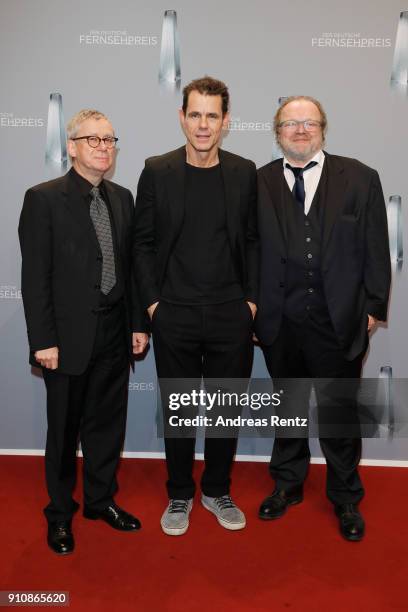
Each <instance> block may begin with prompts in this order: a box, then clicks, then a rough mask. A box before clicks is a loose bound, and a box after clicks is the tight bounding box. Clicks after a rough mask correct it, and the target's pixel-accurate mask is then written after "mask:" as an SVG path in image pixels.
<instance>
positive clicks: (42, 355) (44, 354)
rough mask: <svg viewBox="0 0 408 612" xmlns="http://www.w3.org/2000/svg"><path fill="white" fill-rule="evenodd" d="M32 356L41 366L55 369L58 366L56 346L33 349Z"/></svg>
mask: <svg viewBox="0 0 408 612" xmlns="http://www.w3.org/2000/svg"><path fill="white" fill-rule="evenodd" d="M34 357H35V358H36V360H37V361H38V363H40V364H41V365H42V366H43V368H48V369H49V370H56V369H57V368H58V346H52V347H51V348H47V349H42V350H41V351H35V353H34Z"/></svg>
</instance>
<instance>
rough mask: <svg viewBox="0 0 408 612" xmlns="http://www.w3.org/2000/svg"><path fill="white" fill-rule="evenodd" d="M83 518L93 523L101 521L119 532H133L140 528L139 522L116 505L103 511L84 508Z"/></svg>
mask: <svg viewBox="0 0 408 612" xmlns="http://www.w3.org/2000/svg"><path fill="white" fill-rule="evenodd" d="M84 517H85V518H87V519H91V520H94V521H95V520H97V519H102V520H103V521H105V523H108V525H110V526H111V527H113V528H114V529H119V530H120V531H135V530H136V529H140V527H141V524H140V521H139V520H138V519H137V518H136V517H135V516H132V515H131V514H128V513H127V512H125V511H124V510H122V508H119V506H117V505H116V504H111V505H110V506H107V507H106V508H104V509H103V510H92V509H91V508H88V507H87V506H85V507H84Z"/></svg>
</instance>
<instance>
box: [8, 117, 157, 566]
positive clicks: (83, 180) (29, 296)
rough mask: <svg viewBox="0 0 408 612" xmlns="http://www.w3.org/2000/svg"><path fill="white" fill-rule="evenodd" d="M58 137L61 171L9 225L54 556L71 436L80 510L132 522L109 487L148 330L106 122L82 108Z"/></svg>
mask: <svg viewBox="0 0 408 612" xmlns="http://www.w3.org/2000/svg"><path fill="white" fill-rule="evenodd" d="M67 136H68V151H69V154H70V156H71V160H72V168H71V170H70V171H69V172H68V173H67V174H66V175H65V176H63V177H61V178H58V179H55V180H52V181H49V182H47V183H42V184H40V185H37V186H35V187H32V188H31V189H29V190H28V191H27V193H26V195H25V199H24V205H23V210H22V213H21V218H20V225H19V237H20V244H21V252H22V294H23V301H24V310H25V315H26V321H27V330H28V339H29V345H30V363H31V365H34V366H37V367H38V366H41V367H42V371H43V377H44V381H45V385H46V388H47V419H48V432H47V444H46V451H45V467H46V480H47V488H48V494H49V496H50V502H49V504H48V505H47V507H46V508H45V510H44V513H45V516H46V518H47V521H48V544H49V546H50V547H51V549H52V550H53V551H54V552H56V553H58V554H67V553H70V552H72V551H73V549H74V539H73V535H72V530H71V521H72V516H73V514H74V512H75V511H76V510H77V508H78V504H77V502H76V501H74V500H73V498H72V491H73V488H74V485H75V474H76V447H77V441H78V434H79V436H80V439H81V445H82V451H83V456H84V470H83V480H84V511H83V512H84V516H85V517H86V518H88V519H102V520H104V521H105V522H107V523H108V524H109V525H111V526H112V527H114V528H116V529H120V530H124V531H131V530H135V529H139V528H140V523H139V521H138V519H136V518H135V517H133V516H132V515H130V514H128V513H127V512H125V511H124V510H122V509H121V508H119V506H117V505H116V504H115V502H114V500H113V496H114V494H115V492H116V490H117V482H116V476H115V473H116V468H117V465H118V461H119V457H120V451H121V448H122V444H123V439H124V433H125V423H126V406H127V389H128V378H129V360H130V359H131V358H132V353H134V354H138V353H141V352H143V350H144V348H145V346H146V344H147V339H148V337H147V334H146V333H144V331H143V330H144V327H143V315H142V313H141V310H140V308H139V307H138V302H137V292H136V288H135V286H134V283H133V279H132V276H131V273H130V264H131V227H132V223H133V216H134V205H133V197H132V194H131V193H130V192H129V191H128V190H127V189H125V188H123V187H120V186H119V185H116V184H115V183H112V182H111V181H107V180H104V179H103V177H104V174H105V173H106V172H107V171H108V170H109V169H110V168H111V167H112V164H113V161H114V157H115V145H116V141H117V138H116V137H115V134H114V131H113V128H112V125H111V124H110V122H109V120H108V119H107V117H106V116H105V115H103V114H102V113H100V112H98V111H95V110H83V111H80V112H79V113H78V114H76V115H75V116H74V117H73V119H72V120H71V121H70V123H69V124H68V128H67ZM132 330H135V331H134V333H133V334H132V333H131V332H132Z"/></svg>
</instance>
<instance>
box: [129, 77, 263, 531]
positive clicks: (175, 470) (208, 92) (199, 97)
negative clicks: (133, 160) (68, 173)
mask: <svg viewBox="0 0 408 612" xmlns="http://www.w3.org/2000/svg"><path fill="white" fill-rule="evenodd" d="M228 104H229V94H228V89H227V87H226V86H225V84H224V83H222V82H221V81H218V80H215V79H213V78H211V77H204V78H202V79H197V80H195V81H192V82H191V83H190V84H189V85H187V86H186V87H185V88H184V90H183V107H182V109H180V111H179V114H180V122H181V126H182V128H183V131H184V133H185V136H186V138H187V143H186V146H183V147H181V148H180V149H177V150H175V151H171V152H170V153H166V154H165V155H161V156H159V157H153V158H150V159H148V160H147V161H146V165H145V168H144V170H143V172H142V174H141V177H140V181H139V186H138V193H137V198H136V216H135V233H134V267H135V274H136V279H137V283H138V286H139V289H140V296H141V301H142V305H143V307H144V308H145V309H146V310H147V312H148V314H149V316H150V318H151V325H152V333H153V344H154V352H155V358H156V366H157V373H158V377H159V379H194V380H200V379H201V376H204V377H205V378H207V379H208V378H247V377H248V376H249V375H250V372H251V365H252V356H253V347H252V346H251V328H252V321H253V317H254V315H255V311H256V305H255V304H256V302H257V284H258V283H257V277H258V237H257V229H256V170H255V165H254V164H253V162H251V161H249V160H246V159H243V158H242V157H238V156H237V155H233V154H232V153H228V152H227V151H223V150H220V149H219V143H220V139H221V136H222V130H223V128H224V129H225V128H226V127H227V125H228V121H229V115H228ZM165 403H166V402H164V404H165ZM165 415H168V413H167V411H166V406H165ZM235 447H236V439H234V438H233V437H230V438H229V439H216V438H214V437H207V438H206V440H205V452H204V455H205V470H204V474H203V477H202V481H201V488H202V494H203V495H202V498H201V501H202V503H203V505H204V506H205V508H207V509H208V510H209V511H210V512H212V513H213V514H215V516H216V517H217V519H218V521H219V523H220V524H221V525H222V526H223V527H225V528H226V529H232V530H235V529H242V528H243V527H244V526H245V516H244V514H243V513H242V512H241V511H240V510H239V509H238V508H237V506H236V505H235V504H234V502H233V501H232V499H231V497H230V495H229V493H230V469H231V464H232V461H233V456H234V452H235ZM165 448H166V460H167V468H168V476H169V478H168V482H167V491H168V495H169V498H170V503H169V505H168V507H167V509H166V511H165V512H164V514H163V516H162V519H161V526H162V529H163V531H164V532H165V533H166V534H168V535H181V534H183V533H185V532H186V531H187V528H188V525H189V520H188V517H189V513H190V511H191V507H192V501H193V496H194V491H195V484H194V481H193V478H192V469H193V461H194V448H195V439H194V437H190V438H187V437H184V438H172V437H168V436H165Z"/></svg>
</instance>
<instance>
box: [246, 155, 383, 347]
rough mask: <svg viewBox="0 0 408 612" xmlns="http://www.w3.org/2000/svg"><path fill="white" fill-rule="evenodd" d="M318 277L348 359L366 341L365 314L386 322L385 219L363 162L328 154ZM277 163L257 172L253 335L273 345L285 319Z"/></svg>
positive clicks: (374, 179) (375, 183) (281, 185)
mask: <svg viewBox="0 0 408 612" xmlns="http://www.w3.org/2000/svg"><path fill="white" fill-rule="evenodd" d="M324 163H325V164H327V177H328V183H327V192H326V197H325V198H324V201H323V206H324V221H323V236H322V276H323V285H324V292H325V297H326V300H327V305H328V308H329V313H330V317H331V320H332V323H333V326H334V329H335V332H336V334H337V337H338V340H339V342H340V344H341V346H342V347H343V348H344V349H345V351H346V355H347V357H348V359H353V358H355V357H356V356H357V355H358V354H359V353H361V352H362V351H363V350H364V348H365V343H366V341H367V333H366V328H367V315H368V314H370V315H372V316H374V317H376V318H377V319H380V320H381V321H385V320H386V318H387V304H388V297H389V290H390V281H391V266H390V253H389V246H388V231H387V215H386V209H385V203H384V196H383V192H382V188H381V183H380V179H379V176H378V173H377V172H376V171H375V170H372V169H371V168H369V167H368V166H365V165H364V164H362V163H361V162H359V161H357V160H355V159H350V158H347V157H340V156H338V155H329V154H328V153H325V162H324ZM286 188H287V186H286V181H285V177H284V174H283V167H282V159H278V160H276V161H273V162H271V163H269V164H267V165H266V166H264V167H263V168H260V169H259V170H258V221H259V231H260V241H261V280H260V297H259V304H258V313H257V318H256V321H255V328H256V332H257V336H258V338H259V339H260V341H261V342H262V343H263V344H266V345H270V344H272V343H273V341H274V340H275V338H276V336H277V333H278V331H279V328H280V325H281V319H282V311H283V303H284V297H285V288H284V284H285V264H286V257H287V236H286V215H285V206H284V196H283V194H284V191H283V190H284V189H286Z"/></svg>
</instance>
